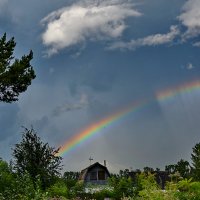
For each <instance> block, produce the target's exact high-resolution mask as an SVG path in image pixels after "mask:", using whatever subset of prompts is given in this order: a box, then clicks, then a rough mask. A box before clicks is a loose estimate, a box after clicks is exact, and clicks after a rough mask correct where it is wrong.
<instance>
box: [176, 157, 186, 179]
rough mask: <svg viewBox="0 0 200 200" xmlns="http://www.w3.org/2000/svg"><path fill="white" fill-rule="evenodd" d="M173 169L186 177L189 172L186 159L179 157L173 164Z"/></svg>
mask: <svg viewBox="0 0 200 200" xmlns="http://www.w3.org/2000/svg"><path fill="white" fill-rule="evenodd" d="M175 171H176V172H179V173H180V176H181V177H182V178H188V177H189V174H190V164H189V162H188V161H185V160H183V159H181V160H180V161H178V162H177V164H176V165H175Z"/></svg>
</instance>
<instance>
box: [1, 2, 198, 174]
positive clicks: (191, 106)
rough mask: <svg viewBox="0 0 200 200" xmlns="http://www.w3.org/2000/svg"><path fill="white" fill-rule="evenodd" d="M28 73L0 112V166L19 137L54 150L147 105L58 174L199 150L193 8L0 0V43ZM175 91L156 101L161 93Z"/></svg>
mask: <svg viewBox="0 0 200 200" xmlns="http://www.w3.org/2000/svg"><path fill="white" fill-rule="evenodd" d="M5 32H6V33H7V38H8V39H9V38H11V37H13V36H14V38H15V41H16V43H17V45H16V48H15V57H16V58H20V57H21V56H22V55H24V54H28V53H29V51H30V50H31V49H32V50H33V53H34V58H33V60H32V61H31V64H32V66H33V68H34V70H35V72H36V76H37V77H36V79H35V80H33V82H32V84H31V86H30V87H29V88H28V90H27V91H26V92H24V93H22V94H21V95H20V96H19V101H17V102H15V103H12V104H7V103H3V102H1V103H0V113H1V114H0V157H2V158H3V159H4V160H6V161H9V160H10V159H12V149H13V148H14V146H15V144H16V143H19V142H20V140H21V136H22V132H23V128H22V126H24V127H27V128H30V127H31V126H33V128H34V129H35V131H36V132H37V133H38V135H39V136H40V137H41V139H42V140H43V141H44V142H48V143H49V144H50V145H51V146H53V147H55V148H58V147H61V146H62V145H64V144H65V143H66V142H67V141H68V140H69V139H70V138H71V137H72V136H74V135H77V134H78V133H80V132H81V131H83V130H85V129H86V128H87V127H88V126H90V125H91V124H94V123H97V122H98V121H101V120H102V119H104V118H107V117H109V116H111V115H113V114H115V113H118V112H120V111H121V110H123V109H124V108H127V107H128V106H129V105H131V104H134V102H143V101H145V102H148V103H147V104H145V106H141V107H142V108H141V109H140V110H139V111H138V112H130V113H129V114H128V115H126V116H124V117H122V118H119V119H118V120H116V121H114V122H113V123H111V124H110V125H109V126H105V127H104V128H103V129H101V130H99V132H98V133H97V134H94V135H93V136H92V137H90V138H89V139H87V140H85V141H84V142H82V143H80V144H79V145H77V146H75V147H74V148H73V150H71V151H69V152H66V153H65V154H64V155H63V165H64V166H63V171H71V170H72V171H80V170H82V169H84V168H85V167H87V166H88V165H89V164H90V162H89V157H90V156H91V157H92V158H93V161H92V162H100V163H103V161H104V160H106V161H107V166H108V169H109V170H110V171H111V172H118V171H119V170H120V169H126V168H128V169H138V168H140V169H142V168H143V167H146V166H149V167H153V168H156V167H158V168H160V169H164V167H165V165H168V164H173V163H177V162H178V161H179V160H180V159H181V158H183V159H185V160H188V161H190V155H191V153H192V148H193V147H194V145H195V144H196V143H198V142H200V123H199V120H200V87H199V89H198V88H196V89H195V90H192V91H187V92H184V90H183V92H181V93H178V88H180V87H183V86H187V85H188V84H190V83H193V82H194V81H200V76H199V75H200V59H199V53H200V1H199V0H171V1H166V0H68V1H64V0H51V1H50V0H43V1H39V0H29V1H27V0H18V1H15V0H0V36H2V35H3V34H4V33H5ZM171 90H172V91H173V92H174V93H176V92H177V95H174V96H173V97H172V98H168V99H160V98H159V95H158V94H160V93H163V92H165V91H171Z"/></svg>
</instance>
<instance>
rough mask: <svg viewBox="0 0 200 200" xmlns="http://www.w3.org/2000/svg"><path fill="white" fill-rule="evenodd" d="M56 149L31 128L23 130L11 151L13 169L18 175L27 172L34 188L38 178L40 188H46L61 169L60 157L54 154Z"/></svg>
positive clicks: (56, 151)
mask: <svg viewBox="0 0 200 200" xmlns="http://www.w3.org/2000/svg"><path fill="white" fill-rule="evenodd" d="M56 153H58V149H56V150H55V149H54V148H52V147H50V146H49V145H48V143H45V144H44V143H43V142H42V141H41V139H40V138H39V137H38V136H37V134H36V132H35V131H34V130H33V129H30V130H28V129H27V128H25V131H24V133H23V135H22V141H21V142H20V143H19V144H16V146H15V149H14V151H13V156H14V159H15V161H14V169H15V170H16V171H17V173H18V174H19V176H24V174H26V173H28V174H29V175H30V178H31V180H32V182H33V184H34V188H36V182H37V179H38V178H39V179H40V181H41V187H42V189H46V188H47V187H48V186H49V185H50V184H52V183H53V182H54V180H55V176H56V175H59V170H60V169H61V166H60V164H61V157H59V156H56Z"/></svg>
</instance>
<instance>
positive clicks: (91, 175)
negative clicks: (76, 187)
mask: <svg viewBox="0 0 200 200" xmlns="http://www.w3.org/2000/svg"><path fill="white" fill-rule="evenodd" d="M109 177H110V173H109V171H108V169H107V167H106V162H105V161H104V165H101V164H100V163H98V162H96V163H94V164H92V165H90V166H89V167H87V168H85V169H83V170H82V171H81V173H80V176H79V180H82V181H84V183H86V184H87V183H91V184H99V185H104V184H106V183H107V179H108V178H109Z"/></svg>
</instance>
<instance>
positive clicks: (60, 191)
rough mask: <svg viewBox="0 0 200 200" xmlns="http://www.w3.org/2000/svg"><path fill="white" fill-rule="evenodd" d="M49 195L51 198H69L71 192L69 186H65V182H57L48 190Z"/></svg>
mask: <svg viewBox="0 0 200 200" xmlns="http://www.w3.org/2000/svg"><path fill="white" fill-rule="evenodd" d="M47 192H48V195H49V196H50V197H57V198H58V197H65V198H68V197H69V191H68V189H67V186H66V185H65V183H64V182H61V181H59V182H57V183H55V184H54V185H52V186H51V187H50V188H48V190H47Z"/></svg>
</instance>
